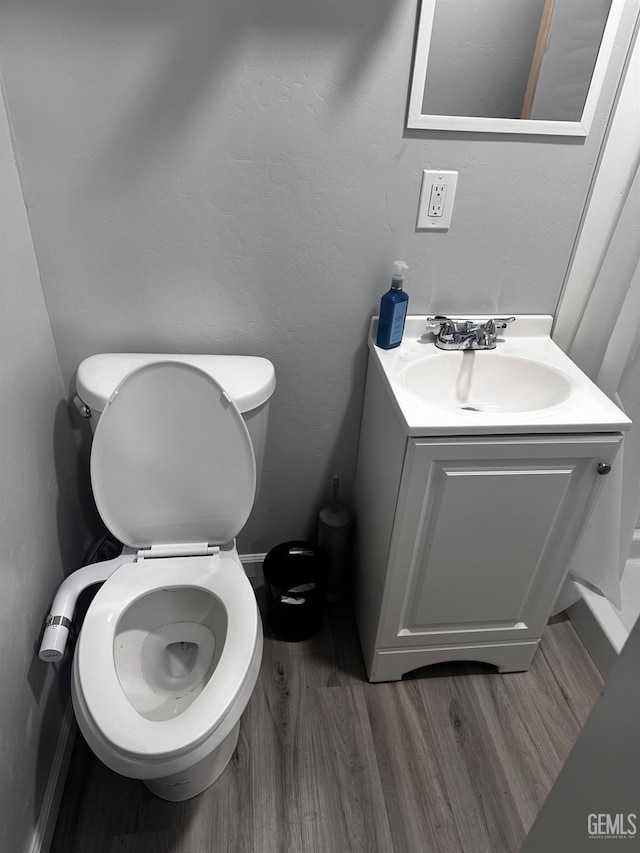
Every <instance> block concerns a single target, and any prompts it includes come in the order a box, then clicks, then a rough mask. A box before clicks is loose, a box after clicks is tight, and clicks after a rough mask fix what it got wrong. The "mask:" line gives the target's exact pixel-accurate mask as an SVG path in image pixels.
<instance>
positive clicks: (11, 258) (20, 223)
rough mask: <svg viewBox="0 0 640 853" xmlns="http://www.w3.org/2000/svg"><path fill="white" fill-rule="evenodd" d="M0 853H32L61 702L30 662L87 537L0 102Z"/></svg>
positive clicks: (57, 677)
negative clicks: (61, 586)
mask: <svg viewBox="0 0 640 853" xmlns="http://www.w3.org/2000/svg"><path fill="white" fill-rule="evenodd" d="M0 185H1V186H2V192H1V193H0V233H1V236H2V239H1V241H0V297H1V298H0V347H1V349H2V359H1V367H0V396H1V398H2V406H0V436H2V442H1V443H0V583H1V584H2V594H1V595H0V672H1V673H2V682H3V687H2V700H1V701H0V850H3V851H7V853H21V851H26V850H28V849H29V848H30V846H31V838H32V835H33V830H34V827H35V825H36V821H37V819H38V814H39V811H40V806H41V802H42V796H43V793H44V786H45V784H46V781H47V777H48V774H49V768H50V766H51V760H52V756H53V752H54V750H55V747H56V743H57V740H58V734H59V731H60V721H61V717H62V712H63V710H64V708H65V706H66V702H67V700H68V691H67V692H66V691H65V685H66V679H65V675H64V673H61V672H60V671H59V669H58V667H57V666H52V665H50V664H44V663H42V662H41V661H39V660H38V659H37V657H36V654H37V648H38V641H39V637H40V635H41V630H42V624H43V620H44V617H45V615H46V614H47V612H48V608H49V604H50V600H51V598H52V596H53V593H54V591H55V589H56V588H57V586H58V584H59V583H60V582H61V580H62V578H63V576H64V573H65V571H69V570H70V569H71V568H75V566H76V564H77V562H78V559H79V554H78V546H80V545H82V541H83V538H84V527H83V526H82V521H81V518H80V513H79V511H78V507H77V504H76V498H75V495H76V483H75V457H76V453H75V446H74V442H73V433H72V431H71V427H70V423H69V420H68V417H67V413H66V405H65V402H64V392H63V383H62V377H61V375H60V369H59V367H58V362H57V359H56V352H55V348H54V344H53V338H52V335H51V328H50V326H49V320H48V318H47V312H46V309H45V305H44V299H43V295H42V290H41V287H40V281H39V278H38V269H37V266H36V260H35V256H34V253H33V246H32V243H31V237H30V235H29V226H28V223H27V217H26V213H25V208H24V202H23V199H22V195H21V192H20V184H19V181H18V173H17V171H16V166H15V162H14V158H13V153H12V150H11V143H10V138H9V130H8V126H7V121H6V114H5V110H4V105H3V102H2V96H1V94H0Z"/></svg>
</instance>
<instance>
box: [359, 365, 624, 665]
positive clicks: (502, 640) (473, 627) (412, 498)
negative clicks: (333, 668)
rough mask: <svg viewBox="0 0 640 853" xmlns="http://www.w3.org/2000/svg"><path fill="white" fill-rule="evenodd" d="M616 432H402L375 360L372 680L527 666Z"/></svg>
mask: <svg viewBox="0 0 640 853" xmlns="http://www.w3.org/2000/svg"><path fill="white" fill-rule="evenodd" d="M621 440H622V436H621V434H620V433H619V432H610V433H607V432H602V433H595V432H591V433H585V434H581V433H566V434H554V433H544V434H538V435H536V434H511V435H509V434H506V435H489V434H479V435H452V436H431V435H427V436H412V435H408V434H407V428H406V424H405V423H403V421H402V418H401V416H400V413H399V411H398V407H397V406H396V405H394V401H393V395H392V394H391V391H390V389H389V388H388V387H387V385H386V384H385V382H384V381H383V379H382V375H381V372H380V370H379V369H378V367H377V366H376V364H375V363H372V362H371V360H370V364H369V370H368V376H367V386H366V393H365V404H364V411H363V420H362V431H361V439H360V448H359V455H358V464H357V475H356V488H355V509H356V517H357V542H356V573H355V580H354V604H355V610H356V618H357V623H358V629H359V633H360V638H361V643H362V648H363V652H364V659H365V664H366V667H367V672H368V675H369V679H370V681H393V680H397V679H400V678H401V677H402V675H403V674H404V673H406V672H408V671H410V670H412V669H415V668H417V667H421V666H425V665H426V664H431V663H437V662H441V661H450V660H475V661H485V662H488V663H492V664H496V665H497V666H498V668H499V671H500V672H508V671H516V670H526V669H528V667H529V666H530V664H531V661H532V659H533V656H534V654H535V651H536V649H537V647H538V643H539V640H540V637H541V635H542V632H543V630H544V627H545V625H546V623H547V621H548V619H549V616H550V615H551V610H552V607H553V605H554V602H555V599H556V596H557V593H558V591H559V589H560V587H561V586H562V583H563V581H564V579H565V576H566V574H567V571H568V566H569V561H570V558H571V555H572V553H573V551H574V548H575V546H576V544H577V541H578V538H579V536H580V533H581V531H582V529H583V526H584V524H585V521H586V519H587V518H588V516H589V512H590V509H591V507H592V505H593V502H594V500H595V498H596V495H597V493H598V490H599V487H600V486H601V485H602V484H603V482H604V480H605V479H606V478H605V477H604V476H601V475H600V474H599V465H602V464H604V465H605V466H608V465H612V464H613V461H614V458H615V455H616V452H617V450H618V448H619V445H620V442H621ZM606 470H607V469H606V467H605V468H600V471H604V472H606Z"/></svg>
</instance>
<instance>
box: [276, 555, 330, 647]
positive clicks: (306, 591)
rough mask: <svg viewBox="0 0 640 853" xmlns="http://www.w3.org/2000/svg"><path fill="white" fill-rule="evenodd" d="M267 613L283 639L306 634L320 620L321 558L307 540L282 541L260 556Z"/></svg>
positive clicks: (324, 576)
mask: <svg viewBox="0 0 640 853" xmlns="http://www.w3.org/2000/svg"><path fill="white" fill-rule="evenodd" d="M263 572H264V583H265V589H266V593H267V617H268V621H269V625H270V626H271V628H272V629H273V631H274V632H275V633H276V634H277V635H278V636H279V637H281V638H282V639H283V640H289V641H298V640H304V639H306V638H307V637H310V636H311V635H312V634H315V632H316V631H317V630H318V628H319V627H320V625H321V623H322V615H323V611H324V599H325V593H326V584H327V568H326V562H325V558H324V556H323V554H322V552H321V551H320V549H319V548H317V547H316V546H315V545H313V544H312V543H311V542H304V541H295V542H283V544H282V545H277V546H276V547H275V548H272V549H271V551H269V553H268V554H267V556H266V557H265V558H264V565H263Z"/></svg>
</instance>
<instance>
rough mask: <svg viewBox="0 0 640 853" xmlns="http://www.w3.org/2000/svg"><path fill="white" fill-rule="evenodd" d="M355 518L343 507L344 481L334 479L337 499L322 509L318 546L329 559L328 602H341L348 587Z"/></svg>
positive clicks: (334, 496)
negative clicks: (341, 495) (342, 486)
mask: <svg viewBox="0 0 640 853" xmlns="http://www.w3.org/2000/svg"><path fill="white" fill-rule="evenodd" d="M352 528H353V516H352V514H351V512H350V511H349V510H348V509H347V508H346V507H344V506H340V479H339V477H338V475H337V474H334V477H333V498H332V501H331V503H330V504H329V505H328V506H325V507H323V508H322V509H321V510H320V516H319V521H318V545H319V546H320V548H321V549H322V551H323V552H324V554H325V557H326V559H327V567H328V579H327V601H329V602H332V601H340V600H341V598H342V597H343V596H344V593H345V589H346V586H347V573H348V570H349V557H350V548H351V532H352Z"/></svg>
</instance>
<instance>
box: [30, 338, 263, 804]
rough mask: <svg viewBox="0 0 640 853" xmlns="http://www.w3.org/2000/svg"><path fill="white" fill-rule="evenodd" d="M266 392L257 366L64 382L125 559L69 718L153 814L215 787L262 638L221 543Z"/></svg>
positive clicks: (125, 372)
mask: <svg viewBox="0 0 640 853" xmlns="http://www.w3.org/2000/svg"><path fill="white" fill-rule="evenodd" d="M274 388H275V375H274V369H273V365H272V364H271V362H269V361H267V360H266V359H262V358H254V357H250V356H182V355H180V356H175V355H160V354H127V355H124V354H107V355H96V356H92V357H91V358H89V359H86V360H85V361H84V362H83V363H82V364H81V365H80V367H79V368H78V374H77V392H78V397H79V398H80V400H81V403H82V404H83V406H84V413H85V414H87V415H88V414H90V415H91V418H92V420H91V422H92V424H95V426H94V427H93V429H94V436H93V444H92V449H91V482H92V486H93V491H94V496H95V500H96V505H97V507H98V510H99V512H100V515H101V516H102V519H103V521H104V522H105V524H106V526H107V527H108V529H109V530H110V531H111V532H112V533H113V534H114V536H116V537H117V538H118V539H119V540H120V541H121V542H123V543H124V544H125V546H126V547H125V552H124V555H123V556H121V557H119V558H117V562H118V565H117V567H116V568H115V571H113V573H112V574H110V575H109V576H108V577H107V579H106V581H105V582H104V584H103V586H102V587H101V588H100V589H99V591H98V593H97V594H96V596H95V598H94V599H93V601H92V603H91V606H90V607H89V610H88V612H87V615H86V617H85V620H84V623H83V625H82V630H81V632H80V636H79V639H78V644H77V648H76V651H75V656H74V661H73V674H72V697H73V705H74V710H75V714H76V718H77V721H78V725H79V726H80V729H81V731H82V733H83V735H84V737H85V738H86V740H87V742H88V744H89V746H90V747H91V748H92V749H93V751H94V752H95V754H96V755H97V756H98V757H99V758H100V759H101V760H102V761H103V762H104V763H105V764H106V765H108V766H109V767H111V768H112V769H113V770H115V771H117V772H118V773H121V774H123V775H125V776H129V777H133V778H136V779H142V780H143V781H144V782H145V784H146V785H147V787H148V788H150V789H151V791H153V792H154V793H155V794H157V795H158V796H160V797H162V798H164V799H166V800H185V799H189V798H190V797H194V796H196V795H197V794H199V793H200V792H201V791H203V790H204V789H205V788H206V787H208V786H209V785H211V783H212V782H214V781H215V780H216V779H217V778H218V776H219V775H220V774H221V773H222V771H223V770H224V768H225V767H226V765H227V763H228V761H229V759H230V758H231V755H232V753H233V751H234V748H235V745H236V742H237V739H238V731H239V726H240V717H241V715H242V713H243V711H244V709H245V707H246V705H247V703H248V701H249V698H250V696H251V693H252V691H253V689H254V686H255V683H256V679H257V676H258V671H259V668H260V662H261V658H262V625H261V622H260V615H259V612H258V608H257V605H256V599H255V595H254V592H253V589H252V587H251V584H250V582H249V580H248V578H247V576H246V574H245V571H244V569H243V567H242V564H241V563H240V559H239V557H238V553H237V550H236V547H235V537H236V536H237V534H238V533H239V532H240V531H241V530H242V528H243V527H244V525H245V523H246V521H247V518H248V516H249V513H250V512H251V509H252V506H253V502H254V497H255V492H256V480H257V473H259V471H260V467H261V464H262V456H263V451H264V442H265V437H266V426H267V419H268V407H269V399H270V397H271V395H272V394H273V391H274ZM96 422H97V423H96ZM112 562H114V561H112ZM52 621H54V622H55V620H52ZM56 627H59V626H56ZM52 654H53V653H52ZM43 657H44V655H43Z"/></svg>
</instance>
